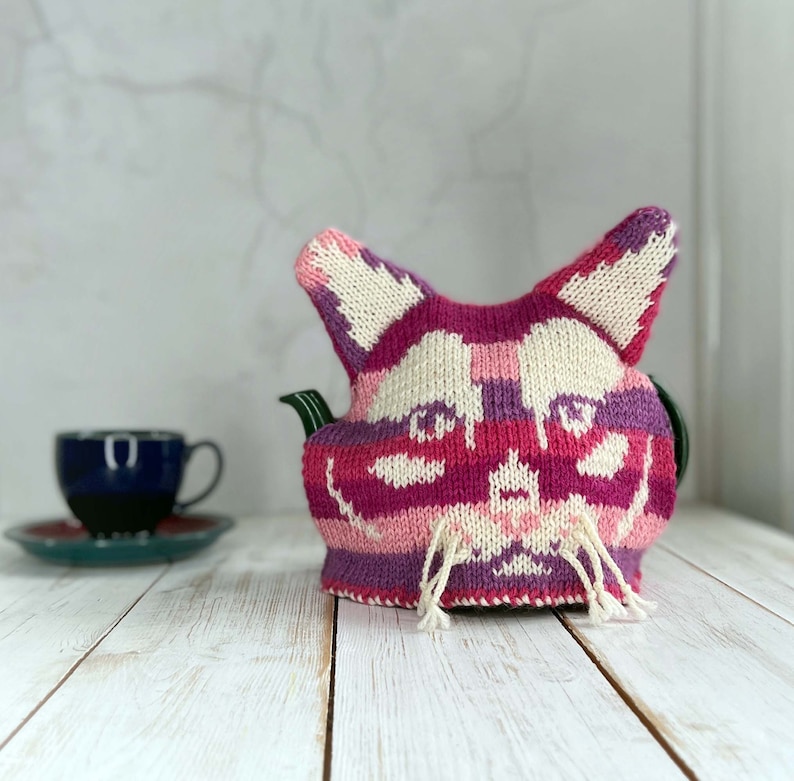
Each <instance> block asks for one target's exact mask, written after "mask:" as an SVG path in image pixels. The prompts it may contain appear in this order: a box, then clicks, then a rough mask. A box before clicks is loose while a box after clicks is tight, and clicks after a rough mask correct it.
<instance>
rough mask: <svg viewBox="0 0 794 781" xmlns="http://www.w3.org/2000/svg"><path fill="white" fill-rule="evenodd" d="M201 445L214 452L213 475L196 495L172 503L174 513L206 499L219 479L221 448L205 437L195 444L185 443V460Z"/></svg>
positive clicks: (221, 460) (221, 462)
mask: <svg viewBox="0 0 794 781" xmlns="http://www.w3.org/2000/svg"><path fill="white" fill-rule="evenodd" d="M201 447H208V448H209V449H210V450H212V451H213V453H215V458H216V467H215V474H214V475H213V477H212V480H210V484H209V485H208V486H207V487H206V488H205V489H204V490H203V491H202V492H201V493H200V494H199V495H198V496H194V497H193V498H192V499H188V500H187V501H184V502H180V501H177V503H176V504H175V505H174V512H175V513H181V512H183V511H184V510H186V509H187V508H188V507H190V506H191V505H194V504H196V503H198V502H200V501H201V500H202V499H206V498H207V497H208V496H209V495H210V494H211V493H212V492H213V491H214V490H215V488H216V487H217V485H218V483H219V482H220V480H221V475H222V474H223V453H221V449H220V448H219V447H218V446H217V445H216V444H215V443H214V442H212V441H211V440H209V439H205V440H202V441H201V442H196V444H195V445H187V446H186V448H185V460H186V461H187V460H189V459H190V458H191V457H192V456H193V453H195V452H196V451H197V450H198V449H199V448H201Z"/></svg>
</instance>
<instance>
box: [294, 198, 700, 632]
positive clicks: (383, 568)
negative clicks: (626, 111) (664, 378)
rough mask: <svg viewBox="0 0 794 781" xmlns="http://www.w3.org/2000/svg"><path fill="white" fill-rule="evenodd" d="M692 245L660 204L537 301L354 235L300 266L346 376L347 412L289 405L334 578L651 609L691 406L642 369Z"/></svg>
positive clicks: (426, 603) (601, 616)
mask: <svg viewBox="0 0 794 781" xmlns="http://www.w3.org/2000/svg"><path fill="white" fill-rule="evenodd" d="M677 253H678V238H677V228H676V225H675V223H674V222H673V220H672V218H671V217H670V215H669V214H668V213H667V212H666V211H665V210H663V209H659V208H657V207H646V208H642V209H639V210H637V211H636V212H634V213H633V214H630V215H629V216H628V217H627V218H626V219H625V220H623V221H622V222H621V223H620V224H618V225H617V226H616V227H615V228H613V229H612V230H610V231H609V232H608V233H606V234H605V235H604V236H603V238H602V239H601V241H600V242H598V243H597V244H596V245H594V246H592V247H591V248H590V249H589V250H587V251H585V252H584V253H583V254H582V255H580V256H579V257H578V258H576V259H575V260H574V261H573V262H572V263H570V264H568V265H567V266H565V267H563V268H561V269H560V270H559V271H557V272H555V273H553V274H551V275H550V276H548V277H546V278H545V279H543V280H542V281H541V282H539V283H538V284H536V285H535V287H534V288H532V289H531V290H530V291H529V292H528V293H526V294H524V295H523V296H520V297H519V298H515V299H513V300H511V301H506V302H504V303H501V304H496V305H478V304H467V303H462V302H457V301H454V300H451V299H449V298H447V297H446V296H444V295H443V294H441V293H440V292H438V291H437V290H436V289H434V287H433V286H432V285H430V284H429V283H428V282H427V281H425V280H423V279H422V278H421V277H419V276H418V275H416V274H414V273H412V272H411V271H408V270H407V269H405V268H402V267H401V266H398V265H397V264H394V263H392V262H391V261H389V260H385V259H384V258H382V257H379V256H378V255H376V254H375V253H374V252H372V251H371V250H370V249H369V248H368V247H366V246H365V245H363V244H362V243H360V242H358V241H356V240H355V239H353V238H351V237H349V236H346V235H345V234H344V233H342V232H341V231H338V230H335V229H328V230H326V231H323V232H322V233H320V234H318V235H317V236H315V237H314V239H312V240H311V241H310V242H309V243H308V244H307V245H306V246H305V248H304V249H303V251H302V252H301V254H300V256H299V257H298V260H297V262H296V266H295V269H296V275H297V278H298V282H299V283H300V285H301V286H302V287H303V288H304V290H305V291H306V293H307V294H308V295H309V298H310V299H311V301H312V303H313V304H314V306H315V308H316V309H317V312H318V314H319V315H320V318H321V319H322V321H323V323H324V325H325V328H326V330H327V332H328V334H329V336H330V338H331V342H332V345H333V347H334V350H335V352H336V353H337V355H338V357H339V359H340V361H341V363H342V365H343V367H344V369H345V371H346V372H347V374H348V377H349V379H350V387H351V405H350V409H349V410H348V412H347V413H346V414H345V415H344V417H343V418H341V419H339V420H334V416H333V415H332V413H331V410H330V409H329V407H328V405H327V404H326V403H325V401H324V400H323V398H322V396H321V395H320V394H319V393H318V392H317V391H316V390H307V391H301V392H299V393H293V394H288V395H286V396H284V397H282V399H281V401H283V402H284V403H286V404H289V405H290V406H292V407H293V408H294V409H295V410H296V411H297V412H298V414H299V415H300V417H301V420H302V422H303V425H304V430H305V432H306V436H307V442H306V446H305V448H304V452H303V481H304V488H305V490H306V496H307V500H308V506H309V511H310V512H311V515H312V517H313V519H314V521H315V524H316V525H317V528H318V530H319V531H320V534H321V535H322V537H323V538H324V540H325V542H326V545H327V548H328V550H327V554H326V560H325V564H324V566H323V571H322V576H321V580H322V586H323V589H324V590H326V591H328V592H329V593H332V594H336V595H339V596H344V597H348V598H350V599H354V600H357V601H360V602H364V603H367V604H385V605H399V606H402V607H407V608H416V609H417V612H418V614H419V617H420V619H421V620H420V622H419V624H418V628H419V629H425V630H426V631H428V632H432V631H434V629H437V628H444V627H446V626H447V624H448V623H449V616H448V614H446V613H445V612H444V610H443V608H452V607H456V606H466V605H481V606H488V605H504V604H509V605H531V606H533V607H541V606H554V605H560V604H572V603H577V602H578V603H585V604H587V605H588V607H589V614H590V619H591V621H592V622H593V623H594V624H597V623H601V622H603V621H608V620H611V619H612V618H620V617H626V616H628V617H633V618H637V619H641V618H643V617H645V616H646V615H647V614H648V612H650V611H651V610H652V609H653V607H654V605H653V603H651V602H649V601H648V600H645V599H643V598H642V597H641V596H640V595H639V588H640V579H641V570H640V564H641V559H642V556H643V554H644V553H645V551H646V550H647V549H648V547H649V546H650V545H651V544H652V543H653V542H654V541H655V540H656V538H657V537H658V536H659V534H660V533H661V532H662V530H663V529H664V527H665V525H666V524H667V522H668V521H669V519H670V517H671V516H672V514H673V511H674V507H675V500H676V486H677V484H678V482H680V480H681V479H682V478H683V475H684V471H685V469H686V465H687V459H688V435H687V430H686V425H685V423H684V419H683V416H682V415H681V412H680V410H679V409H678V407H677V405H676V404H675V403H674V402H673V400H672V398H671V397H670V395H669V394H668V393H667V392H666V391H665V390H664V389H663V388H662V387H661V385H659V384H658V383H656V382H655V381H654V380H653V378H651V377H649V376H648V375H646V374H644V373H643V372H642V371H641V370H640V369H638V368H637V364H638V363H639V361H640V359H641V357H642V354H643V352H644V349H645V345H646V343H647V341H648V338H649V337H650V334H651V327H652V324H653V321H654V320H655V318H656V317H657V315H658V314H659V307H660V301H661V298H662V296H663V294H664V291H665V289H666V286H667V280H668V278H669V276H670V274H671V272H672V271H673V269H674V267H675V264H676V258H677Z"/></svg>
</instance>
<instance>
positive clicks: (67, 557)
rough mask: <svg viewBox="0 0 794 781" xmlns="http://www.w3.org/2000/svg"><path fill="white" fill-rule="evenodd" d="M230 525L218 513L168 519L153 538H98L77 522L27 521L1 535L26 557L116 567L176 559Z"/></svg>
mask: <svg viewBox="0 0 794 781" xmlns="http://www.w3.org/2000/svg"><path fill="white" fill-rule="evenodd" d="M233 525H234V521H233V520H232V519H231V518H226V517H224V516H220V515H172V516H171V517H170V518H166V519H164V520H162V521H160V523H159V524H158V525H157V529H156V530H155V533H154V534H146V533H142V534H136V535H134V536H128V537H110V538H106V539H97V538H95V537H92V536H91V535H90V534H89V533H88V532H87V531H86V530H85V528H84V527H83V525H82V524H81V523H80V522H79V521H75V520H49V521H35V522H34V523H25V524H22V525H20V526H14V527H12V528H11V529H7V530H6V531H5V536H6V537H8V539H10V540H13V541H14V542H18V543H19V544H20V545H21V546H22V547H23V548H24V549H25V550H26V551H27V552H28V553H32V554H33V555H34V556H38V557H39V558H40V559H44V560H45V561H49V562H53V563H55V564H69V565H76V566H79V567H116V566H123V565H129V564H157V563H160V562H167V561H177V560H178V559H184V558H187V557H188V556H191V555H193V554H194V553H196V552H197V551H200V550H201V549H202V548H206V547H207V546H208V545H212V543H213V542H215V540H217V539H218V537H220V536H221V534H223V533H224V532H225V531H228V530H229V529H231V527H232V526H233Z"/></svg>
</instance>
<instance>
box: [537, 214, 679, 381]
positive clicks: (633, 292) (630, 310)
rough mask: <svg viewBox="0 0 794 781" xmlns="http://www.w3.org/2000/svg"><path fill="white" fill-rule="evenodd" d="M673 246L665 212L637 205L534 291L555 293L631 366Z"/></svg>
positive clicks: (643, 339)
mask: <svg viewBox="0 0 794 781" xmlns="http://www.w3.org/2000/svg"><path fill="white" fill-rule="evenodd" d="M677 249H678V247H677V240H676V226H675V224H674V223H673V221H672V219H671V218H670V215H669V214H668V213H667V212H666V211H664V209H659V208H657V207H655V206H649V207H646V208H644V209H638V210H637V211H636V212H634V214H631V215H630V216H628V217H627V218H626V219H625V220H623V222H621V223H620V225H618V226H617V227H615V228H613V229H612V230H611V231H609V233H607V234H606V236H604V238H603V239H602V241H601V242H600V243H599V244H597V245H596V246H595V247H593V249H591V250H589V251H588V252H585V253H584V254H583V255H581V256H580V257H579V258H578V259H577V260H576V261H574V262H573V263H572V264H571V265H569V266H566V267H565V268H564V269H562V270H561V271H558V272H557V273H556V274H553V275H552V276H550V277H548V278H547V279H546V280H544V281H543V282H541V283H540V284H539V285H537V287H536V288H535V291H534V292H538V293H548V294H550V295H553V296H556V297H557V298H558V299H560V300H561V301H564V302H565V303H566V304H569V305H570V306H572V307H573V308H574V309H575V310H576V311H577V312H579V313H580V314H582V315H584V316H585V317H586V318H587V319H588V320H589V321H590V322H591V323H593V324H594V325H597V326H598V327H599V328H601V329H603V330H604V331H605V332H606V333H607V335H608V336H609V337H610V338H611V339H612V340H613V342H614V343H615V345H616V346H617V349H618V352H619V354H620V357H621V358H622V359H623V361H624V362H625V363H627V364H628V365H630V366H633V365H634V364H636V363H637V362H638V361H639V360H640V357H641V356H642V352H643V350H644V349H645V343H646V342H647V341H648V337H649V336H650V329H651V324H652V323H653V321H654V319H655V318H656V315H657V314H658V312H659V300H660V299H661V296H662V292H663V290H664V287H665V285H666V284H667V278H668V277H669V275H670V271H671V270H672V268H673V266H674V265H675V260H676V252H677Z"/></svg>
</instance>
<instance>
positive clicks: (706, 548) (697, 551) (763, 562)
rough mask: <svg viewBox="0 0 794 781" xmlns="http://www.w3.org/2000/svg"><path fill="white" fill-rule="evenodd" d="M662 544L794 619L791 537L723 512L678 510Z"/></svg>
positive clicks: (703, 508)
mask: <svg viewBox="0 0 794 781" xmlns="http://www.w3.org/2000/svg"><path fill="white" fill-rule="evenodd" d="M660 544H661V546H662V547H663V548H665V549H666V550H670V551H672V552H673V553H675V554H677V555H678V556H681V557H682V558H684V559H686V560H687V561H689V562H691V563H692V564H695V565H697V566H698V567H700V568H701V569H703V570H705V571H706V572H708V573H710V574H711V575H713V576H714V577H716V578H718V579H719V580H721V581H723V582H724V583H727V584H728V585H729V586H730V587H731V588H735V589H736V590H737V591H740V592H741V593H742V594H745V595H746V596H748V597H750V598H751V599H753V600H755V601H756V602H758V603H759V604H761V605H764V607H766V608H768V609H769V610H771V611H772V612H774V613H777V614H778V615H779V616H781V617H783V618H785V619H786V620H787V621H789V622H791V623H794V583H792V571H794V536H792V535H790V534H787V533H786V532H783V531H780V530H779V529H775V528H772V527H771V526H767V525H766V524H762V523H758V522H756V521H750V520H748V519H746V518H743V517H741V516H739V515H735V514H734V513H731V512H729V511H727V510H722V509H719V508H716V507H707V506H696V507H685V508H682V509H681V510H679V511H678V512H677V513H676V515H675V517H674V518H673V520H672V521H671V522H670V524H669V526H668V528H667V530H666V531H665V533H664V536H663V537H662V538H661V541H660Z"/></svg>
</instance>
